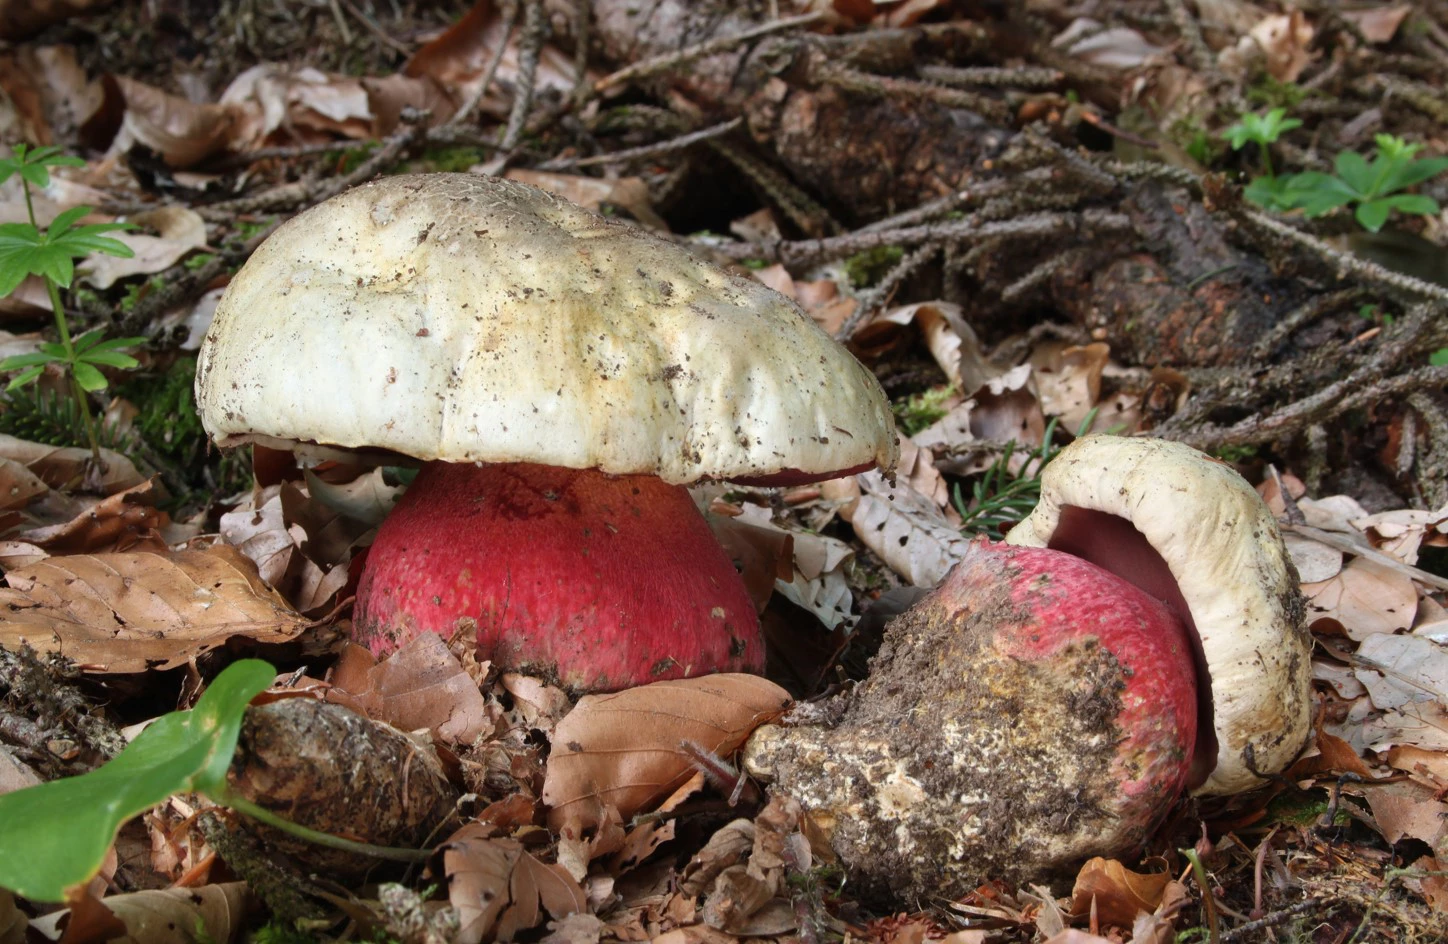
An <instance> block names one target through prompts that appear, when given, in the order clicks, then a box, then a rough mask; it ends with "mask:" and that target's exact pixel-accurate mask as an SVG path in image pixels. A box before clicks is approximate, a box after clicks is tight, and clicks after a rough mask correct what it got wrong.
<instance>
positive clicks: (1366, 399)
mask: <svg viewBox="0 0 1448 944" xmlns="http://www.w3.org/2000/svg"><path fill="white" fill-rule="evenodd" d="M1371 373H1372V371H1371V370H1367V369H1360V370H1358V371H1354V372H1353V374H1352V375H1351V376H1349V377H1347V378H1345V379H1343V380H1340V381H1338V382H1336V383H1333V384H1329V385H1328V386H1326V387H1324V388H1322V389H1321V390H1319V391H1317V392H1316V393H1314V394H1313V395H1311V396H1309V397H1304V398H1303V399H1301V400H1298V401H1297V402H1296V403H1291V404H1288V405H1287V406H1284V407H1282V408H1281V409H1279V410H1277V411H1276V412H1275V413H1270V414H1268V415H1267V416H1265V417H1250V418H1248V419H1245V420H1242V421H1241V422H1239V423H1236V424H1234V425H1232V426H1228V427H1225V428H1224V427H1221V426H1211V425H1204V426H1201V427H1198V428H1196V429H1182V428H1180V425H1179V424H1177V423H1176V422H1175V420H1176V419H1177V418H1178V417H1179V416H1180V415H1181V414H1178V417H1173V418H1172V421H1173V422H1171V424H1170V425H1169V426H1168V425H1166V424H1164V425H1162V426H1160V427H1158V430H1157V432H1158V435H1161V436H1164V437H1167V438H1172V439H1180V440H1181V441H1183V442H1187V443H1190V444H1191V445H1193V446H1196V447H1197V448H1198V449H1202V450H1205V451H1208V452H1210V451H1212V450H1213V449H1218V448H1220V447H1222V446H1225V445H1252V444H1259V443H1265V442H1270V441H1272V440H1274V439H1277V438H1279V437H1282V436H1286V435H1290V434H1292V433H1295V432H1297V431H1299V430H1301V429H1302V428H1303V427H1305V426H1308V425H1310V424H1312V423H1320V422H1323V421H1325V420H1328V419H1331V418H1333V417H1336V416H1341V415H1342V414H1343V413H1346V412H1349V411H1351V410H1356V409H1358V408H1360V407H1364V406H1367V405H1368V404H1370V403H1375V402H1378V401H1381V400H1387V399H1390V398H1392V397H1396V396H1402V395H1404V394H1407V393H1411V392H1413V391H1415V390H1428V389H1432V388H1436V387H1441V386H1442V385H1443V384H1445V383H1448V366H1444V367H1422V368H1419V369H1418V370H1413V371H1409V372H1407V373H1405V374H1399V375H1397V376H1395V377H1387V378H1384V379H1381V380H1378V381H1377V382H1375V383H1369V382H1368V379H1367V376H1365V375H1368V374H1371Z"/></svg>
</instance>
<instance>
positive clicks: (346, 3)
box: [339, 0, 412, 56]
mask: <svg viewBox="0 0 1448 944" xmlns="http://www.w3.org/2000/svg"><path fill="white" fill-rule="evenodd" d="M339 2H340V3H341V4H342V6H343V7H345V8H346V10H347V12H348V13H350V14H352V16H354V17H356V19H357V22H358V23H361V24H362V26H363V27H364V28H365V29H366V30H367V32H369V33H371V34H372V35H373V36H374V37H376V38H377V41H378V42H380V43H382V45H384V46H390V47H391V48H392V49H393V50H395V51H396V52H399V53H401V54H402V55H403V56H410V55H412V50H411V49H408V48H407V47H406V46H404V45H403V44H402V43H400V42H398V41H397V40H395V39H393V38H392V37H391V36H389V35H387V31H386V30H384V29H383V28H382V27H380V26H378V25H377V24H376V23H374V22H373V21H372V17H370V16H368V15H367V14H365V13H363V12H362V11H361V10H359V9H357V7H356V6H354V5H353V4H352V0H339ZM348 42H349V43H350V42H351V40H348Z"/></svg>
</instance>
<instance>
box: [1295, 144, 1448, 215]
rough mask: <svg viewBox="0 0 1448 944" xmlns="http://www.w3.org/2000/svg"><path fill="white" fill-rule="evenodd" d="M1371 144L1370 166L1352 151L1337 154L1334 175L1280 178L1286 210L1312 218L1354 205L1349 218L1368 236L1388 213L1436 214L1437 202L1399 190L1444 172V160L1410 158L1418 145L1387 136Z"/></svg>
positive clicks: (1446, 159) (1316, 173) (1310, 173)
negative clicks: (1285, 193) (1373, 146)
mask: <svg viewBox="0 0 1448 944" xmlns="http://www.w3.org/2000/svg"><path fill="white" fill-rule="evenodd" d="M1374 141H1376V142H1377V146H1378V147H1377V153H1376V155H1375V156H1374V157H1373V159H1372V160H1371V161H1369V160H1368V159H1367V158H1365V157H1363V156H1362V155H1361V154H1359V153H1357V152H1356V151H1343V152H1342V153H1340V154H1338V156H1337V160H1336V161H1334V162H1333V169H1334V170H1335V171H1336V173H1334V174H1324V173H1321V172H1319V171H1307V172H1305V173H1301V174H1293V175H1292V176H1291V177H1290V178H1289V177H1286V176H1284V177H1283V178H1282V179H1283V180H1284V181H1285V182H1286V185H1287V188H1288V195H1289V201H1290V203H1291V206H1292V207H1293V208H1295V209H1300V210H1302V211H1303V212H1304V213H1306V214H1307V216H1309V217H1316V216H1323V215H1324V214H1327V213H1330V212H1332V211H1333V210H1336V209H1338V208H1339V207H1344V206H1348V205H1350V204H1356V210H1355V211H1354V214H1353V215H1354V216H1355V217H1356V218H1357V221H1358V224H1359V225H1360V226H1362V228H1363V229H1365V230H1368V231H1370V232H1374V233H1376V232H1377V231H1378V230H1380V229H1382V228H1383V224H1385V223H1386V222H1387V221H1388V216H1389V214H1391V213H1392V212H1393V211H1394V210H1397V211H1399V212H1401V213H1420V214H1425V215H1432V214H1435V213H1437V212H1438V201H1437V200H1434V199H1433V198H1432V197H1429V196H1425V195H1423V194H1417V193H1402V192H1401V191H1403V190H1406V189H1407V188H1409V187H1411V186H1413V185H1414V184H1420V183H1422V182H1423V181H1425V180H1428V179H1430V178H1432V177H1436V176H1438V175H1439V174H1441V173H1442V172H1443V171H1445V170H1448V157H1415V155H1416V154H1417V153H1418V152H1419V151H1420V150H1422V148H1423V146H1422V145H1421V144H1409V143H1408V142H1406V141H1404V140H1403V139H1402V138H1399V137H1397V136H1395V135H1391V134H1380V135H1377V136H1376V137H1375V138H1374Z"/></svg>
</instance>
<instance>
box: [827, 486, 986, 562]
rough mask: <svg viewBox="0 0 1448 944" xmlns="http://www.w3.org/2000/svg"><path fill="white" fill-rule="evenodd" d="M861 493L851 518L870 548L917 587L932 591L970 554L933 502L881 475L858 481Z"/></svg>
mask: <svg viewBox="0 0 1448 944" xmlns="http://www.w3.org/2000/svg"><path fill="white" fill-rule="evenodd" d="M855 480H856V481H857V482H858V483H859V485H860V489H861V492H862V494H861V495H860V498H859V500H858V501H857V502H855V504H854V506H853V507H852V508H850V509H849V513H848V514H846V512H845V510H844V509H841V511H840V514H841V516H842V517H845V518H846V520H848V521H849V522H850V524H851V525H852V526H853V527H854V529H855V536H856V537H858V538H859V539H860V540H861V541H862V542H863V543H864V545H865V546H866V547H868V548H869V549H870V550H872V551H874V552H875V553H876V554H878V555H879V556H880V558H881V559H882V560H883V561H884V562H885V563H886V564H887V565H888V566H889V567H890V569H891V570H893V571H895V573H897V574H899V575H900V576H901V577H904V578H905V579H906V580H907V581H909V583H910V584H911V585H912V586H916V587H933V586H935V585H936V584H938V583H939V582H940V581H941V579H942V578H943V577H944V576H945V574H946V572H947V571H948V570H950V568H951V567H954V566H955V564H956V562H957V561H959V560H960V558H961V557H962V556H963V555H964V554H965V548H966V546H967V545H968V544H969V543H970V538H967V537H965V536H963V535H962V534H961V533H960V531H959V530H957V529H956V528H955V527H954V526H953V525H951V524H950V522H949V521H947V520H946V518H945V516H944V515H943V514H942V513H941V511H940V509H939V507H938V506H936V504H935V502H934V501H932V500H931V499H928V498H926V497H925V496H923V495H921V494H920V493H918V492H916V491H915V490H914V489H913V488H909V487H908V486H905V485H891V484H890V483H889V482H887V481H886V480H885V478H884V476H882V475H880V473H879V472H874V471H872V472H865V473H862V474H860V475H857V476H855Z"/></svg>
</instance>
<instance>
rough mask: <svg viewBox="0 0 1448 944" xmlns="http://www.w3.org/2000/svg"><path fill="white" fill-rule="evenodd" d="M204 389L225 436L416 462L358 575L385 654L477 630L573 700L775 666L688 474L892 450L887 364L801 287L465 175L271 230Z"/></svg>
mask: <svg viewBox="0 0 1448 944" xmlns="http://www.w3.org/2000/svg"><path fill="white" fill-rule="evenodd" d="M196 394H197V405H198V407H199V410H200V412H201V417H202V420H203V422H204V424H205V426H206V429H207V431H208V432H209V433H210V434H211V436H212V437H213V438H214V439H215V440H216V441H217V442H218V443H219V444H221V445H223V446H231V445H237V444H240V443H246V442H255V443H262V444H265V445H268V446H274V447H284V448H296V449H298V450H299V452H301V453H303V454H307V453H311V454H313V455H321V454H326V453H327V448H329V447H330V448H336V447H341V448H343V449H346V450H353V451H356V452H360V453H363V454H365V455H368V456H372V457H375V458H378V461H387V462H409V461H414V460H420V461H421V462H422V463H424V465H423V468H422V469H421V471H420V472H419V474H418V475H417V478H416V480H415V481H414V482H413V483H412V485H411V487H410V488H409V489H408V491H407V494H406V495H405V496H404V497H403V499H402V500H401V501H400V502H399V503H398V506H397V507H396V508H395V509H394V510H393V511H392V513H391V515H390V516H389V517H388V518H387V520H386V521H385V522H384V523H383V525H382V527H381V529H380V530H379V532H378V535H377V538H376V541H375V543H374V544H373V545H372V547H371V550H370V552H369V555H368V558H367V561H366V567H365V572H364V574H363V577H362V580H361V584H360V586H359V589H358V595H357V605H356V612H355V626H356V637H357V638H358V639H359V640H360V641H362V642H364V643H365V644H366V645H367V646H368V647H369V648H370V649H371V650H372V651H373V652H374V653H377V654H381V653H384V652H386V651H389V650H391V649H392V648H394V647H396V646H397V645H399V644H400V643H401V642H405V641H406V640H407V639H408V638H411V637H413V636H415V635H417V634H420V633H424V632H434V633H439V634H442V635H444V636H447V637H452V636H454V635H456V634H458V633H466V634H469V635H473V636H475V638H476V640H477V645H478V650H479V655H480V657H482V658H486V659H491V660H492V661H493V662H494V664H495V665H498V666H500V667H506V668H514V669H527V670H531V671H534V672H538V673H540V674H544V675H547V676H551V677H554V678H556V679H557V680H558V681H560V682H561V683H562V684H564V685H566V686H567V687H569V688H571V689H574V690H580V691H590V690H592V691H597V690H610V689H617V688H624V687H628V686H631V685H637V684H642V683H644V682H650V681H655V680H659V679H668V678H677V677H682V676H688V675H697V674H702V673H707V672H714V671H758V670H760V669H762V667H763V664H764V653H763V644H762V639H761V636H760V630H759V623H758V618H757V615H756V613H755V610H754V608H753V606H752V605H751V602H750V599H749V597H748V595H747V594H746V592H745V590H744V586H743V583H742V581H741V580H740V578H739V577H738V575H737V573H736V571H735V568H734V566H733V564H732V562H731V561H730V560H729V558H728V557H727V556H726V555H725V553H724V551H723V550H722V549H721V548H720V546H719V545H718V544H717V543H716V542H715V541H714V539H713V537H712V534H711V532H710V530H709V528H708V526H707V525H706V523H705V522H704V520H703V518H702V517H701V516H700V514H699V513H698V511H697V509H696V507H695V505H694V503H693V501H692V499H691V498H690V496H689V494H688V492H687V491H686V490H685V488H684V487H683V486H685V485H687V484H689V483H694V482H698V481H701V480H705V479H725V480H742V481H749V482H755V483H763V484H790V483H800V482H808V481H815V480H819V479H824V478H830V477H833V476H837V475H840V474H843V473H845V472H849V471H855V470H862V469H867V468H870V467H873V466H880V467H882V468H886V469H888V468H890V467H892V466H893V465H894V462H895V459H896V455H897V444H896V440H895V432H894V426H893V422H892V420H891V416H890V409H889V404H888V402H887V401H886V399H885V396H884V394H883V393H882V391H881V390H880V387H879V385H878V384H877V383H876V381H875V379H874V377H873V376H872V375H871V374H870V373H869V372H868V371H867V370H865V368H863V367H862V366H861V365H860V364H859V363H858V362H857V361H855V360H854V358H852V357H851V356H850V355H849V354H848V352H846V351H845V350H844V348H842V347H841V346H839V345H838V344H836V343H835V342H834V341H833V340H831V339H830V338H829V337H828V336H827V335H826V334H825V333H824V332H823V331H821V330H820V329H819V328H818V327H817V326H815V325H814V323H813V322H811V321H810V319H809V318H808V316H806V315H805V314H804V313H803V312H802V311H801V310H800V309H799V308H798V306H796V305H794V304H793V303H792V302H790V301H788V300H786V299H785V298H783V297H782V296H780V295H779V294H777V293H775V292H773V291H771V290H769V289H768V288H766V287H765V286H763V285H761V284H759V283H757V282H755V281H753V280H750V279H746V278H740V277H736V276H733V275H731V274H728V273H726V272H724V271H722V270H720V269H718V268H716V267H714V266H712V265H709V264H707V263H705V262H703V261H701V260H700V259H699V258H698V257H697V256H695V255H693V254H691V253H690V252H689V251H688V250H686V249H685V248H683V247H681V246H679V245H677V244H674V243H671V242H669V241H667V240H664V239H661V238H658V237H656V236H653V235H650V234H648V233H645V232H643V231H641V230H640V229H638V228H636V227H632V226H629V225H627V224H624V223H621V222H618V221H611V220H606V219H604V218H602V217H600V216H598V215H596V214H593V213H590V212H588V211H586V210H583V209H581V208H579V207H577V206H575V205H573V204H570V203H568V202H566V201H563V200H560V199H558V198H556V197H554V196H551V195H550V194H547V193H545V192H543V191H540V190H537V189H534V188H532V187H528V186H525V185H523V184H519V183H514V182H511V181H506V180H499V179H496V178H488V177H478V176H471V175H466V174H431V175H415V176H399V177H390V178H385V179H382V180H379V181H377V182H375V183H372V184H368V185H365V186H361V187H358V188H356V189H354V190H351V191H349V192H347V193H345V194H342V195H340V196H338V197H335V198H333V199H331V200H328V201H327V202H325V203H323V204H321V205H319V206H317V207H315V208H313V209H311V210H308V211H307V212H305V213H302V214H301V215H299V216H297V217H296V218H295V219H293V220H291V221H289V222H288V223H286V224H285V225H284V226H282V227H280V228H279V229H278V230H277V232H276V233H275V234H273V235H272V236H271V237H270V238H269V239H268V240H267V241H266V242H265V243H264V244H263V245H262V246H261V247H260V248H259V249H258V250H257V252H256V253H255V255H253V257H252V258H251V259H250V261H248V262H247V264H246V265H245V266H244V267H243V268H242V270H241V271H240V272H238V273H237V275H236V277H235V278H234V279H233V280H232V282H231V284H230V286H229V287H228V288H227V291H226V294H225V296H224V297H223V298H222V301H221V303H220V305H219V306H218V308H217V312H216V318H215V321H214V322H213V324H212V326H211V329H210V331H209V332H208V333H207V336H206V339H205V341H204V342H203V344H202V347H201V354H200V362H199V364H198V367H197V374H196ZM319 447H321V448H319ZM389 456H390V457H391V458H388V457H389Z"/></svg>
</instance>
